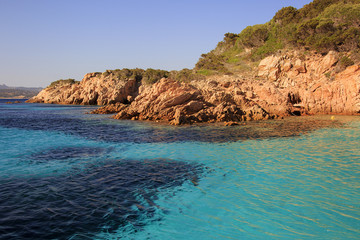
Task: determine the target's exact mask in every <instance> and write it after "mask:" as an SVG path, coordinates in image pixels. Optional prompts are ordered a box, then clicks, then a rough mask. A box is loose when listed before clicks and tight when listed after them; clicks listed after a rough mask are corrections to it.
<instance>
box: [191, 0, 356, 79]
mask: <svg viewBox="0 0 360 240" xmlns="http://www.w3.org/2000/svg"><path fill="white" fill-rule="evenodd" d="M359 45H360V0H314V1H313V2H311V3H309V4H307V5H305V6H304V7H303V8H301V9H296V8H294V7H285V8H282V9H280V10H279V11H278V12H277V13H276V14H275V16H274V17H273V18H272V19H271V20H270V21H269V22H267V23H265V24H259V25H254V26H249V27H247V28H245V29H244V30H243V31H242V32H241V33H239V34H235V33H226V34H225V37H224V40H223V41H221V42H219V43H218V45H217V47H216V48H215V49H214V50H212V51H210V52H209V53H207V54H203V55H202V56H201V58H200V59H199V61H198V63H197V64H196V67H195V69H196V71H197V72H198V73H202V74H205V75H211V74H214V73H220V74H231V73H234V72H240V71H241V72H244V71H251V70H253V69H254V66H256V65H257V63H258V61H259V60H261V59H263V58H264V57H267V56H269V55H271V54H274V53H277V52H280V51H287V50H294V49H299V50H302V51H303V55H304V56H303V57H304V58H305V57H306V55H310V53H311V52H312V51H316V52H318V53H321V54H323V55H326V54H327V53H328V52H329V51H336V52H339V53H341V54H340V55H341V61H340V62H339V64H341V65H343V66H342V67H347V66H350V65H353V64H354V63H359V62H360V51H359Z"/></svg>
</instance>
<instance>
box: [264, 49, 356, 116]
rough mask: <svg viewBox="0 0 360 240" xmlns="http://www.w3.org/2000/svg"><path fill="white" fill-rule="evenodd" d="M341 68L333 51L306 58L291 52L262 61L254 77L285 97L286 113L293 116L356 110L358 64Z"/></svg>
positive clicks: (343, 112)
mask: <svg viewBox="0 0 360 240" xmlns="http://www.w3.org/2000/svg"><path fill="white" fill-rule="evenodd" d="M301 58H302V59H301ZM265 64H267V65H265ZM266 66H271V67H266ZM343 68H345V67H344V66H341V65H340V63H339V56H338V54H337V53H336V52H333V51H330V52H329V53H328V54H327V55H326V56H322V55H320V54H314V53H313V54H309V56H307V57H305V56H304V55H302V54H300V53H298V52H291V53H287V54H284V55H280V56H277V57H275V56H270V57H267V58H265V59H264V60H262V61H261V62H260V65H259V72H258V76H260V77H262V78H265V79H264V80H268V81H270V82H272V83H273V84H274V85H275V86H276V87H277V88H278V90H279V91H280V92H281V95H283V96H286V95H287V96H288V99H287V102H288V103H289V104H290V108H289V109H288V112H290V113H292V114H294V115H302V114H357V113H360V66H359V65H353V66H349V67H347V68H346V69H345V70H343V71H341V70H342V69H343ZM274 69H276V74H274ZM261 98H264V97H263V96H261Z"/></svg>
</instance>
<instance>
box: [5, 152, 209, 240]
mask: <svg viewBox="0 0 360 240" xmlns="http://www.w3.org/2000/svg"><path fill="white" fill-rule="evenodd" d="M202 169H203V167H202V166H201V165H197V164H189V163H185V162H178V161H172V160H165V159H157V160H147V161H124V160H118V161H111V162H106V163H103V164H100V165H92V166H90V167H89V168H87V170H85V171H82V172H78V173H73V174H67V175H63V176H59V177H44V178H30V179H29V178H28V179H17V178H12V179H7V180H1V181H0V239H4V240H5V239H6V240H7V239H68V238H70V237H71V236H75V235H78V236H82V237H87V238H92V237H94V236H95V234H96V233H99V232H110V233H111V232H114V231H115V230H116V229H118V228H119V227H121V226H125V225H129V224H130V225H132V226H133V231H141V228H142V227H143V226H144V225H145V224H146V222H148V221H149V219H151V220H152V221H154V220H159V219H157V218H156V216H155V211H159V209H158V207H157V206H156V204H155V203H154V200H156V198H157V192H158V191H159V189H167V188H173V187H176V186H180V185H182V184H183V183H184V182H185V181H192V182H195V183H196V181H197V179H198V178H199V174H200V173H201V171H202ZM82 239H84V238H82Z"/></svg>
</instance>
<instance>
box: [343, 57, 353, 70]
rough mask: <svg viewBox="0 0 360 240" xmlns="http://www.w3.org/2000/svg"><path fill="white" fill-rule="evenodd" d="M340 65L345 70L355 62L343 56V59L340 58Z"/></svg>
mask: <svg viewBox="0 0 360 240" xmlns="http://www.w3.org/2000/svg"><path fill="white" fill-rule="evenodd" d="M339 64H340V66H342V67H343V68H347V67H349V66H352V65H354V61H353V60H351V59H350V58H349V57H348V56H343V57H342V58H340V60H339Z"/></svg>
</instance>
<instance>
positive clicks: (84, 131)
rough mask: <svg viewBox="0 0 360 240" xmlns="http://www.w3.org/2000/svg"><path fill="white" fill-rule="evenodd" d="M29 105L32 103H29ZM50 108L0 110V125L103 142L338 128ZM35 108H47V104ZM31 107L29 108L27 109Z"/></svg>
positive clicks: (326, 120) (321, 122)
mask: <svg viewBox="0 0 360 240" xmlns="http://www.w3.org/2000/svg"><path fill="white" fill-rule="evenodd" d="M30 106H32V105H30ZM53 106H55V107H56V108H54V109H52V110H51V111H50V110H29V111H17V110H16V111H15V110H12V111H8V110H4V109H0V113H1V114H0V126H2V127H6V128H19V129H26V130H42V131H58V132H63V133H65V134H71V135H77V136H80V137H84V138H87V139H91V140H95V141H106V142H134V143H153V142H176V141H200V142H231V141H239V140H247V139H266V138H273V137H293V136H299V135H301V134H306V133H308V132H310V131H313V130H316V129H320V128H327V127H330V128H331V127H340V126H341V124H340V122H338V121H331V120H330V116H328V117H292V118H287V119H284V120H267V121H257V122H246V123H244V125H240V126H233V127H224V126H222V124H221V125H216V124H201V125H194V126H180V127H175V126H168V125H160V124H154V123H148V122H130V121H120V120H111V119H107V118H106V117H104V116H100V117H99V116H95V117H93V116H90V115H85V114H83V112H84V110H85V109H87V108H81V107H79V106H77V107H72V108H70V110H69V106H61V105H50V107H53ZM36 108H40V109H46V108H49V106H48V105H44V106H43V105H39V106H37V107H36ZM28 109H31V108H28Z"/></svg>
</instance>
